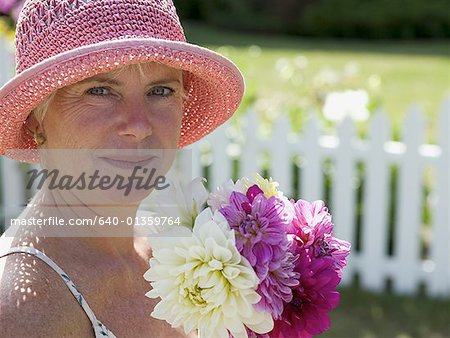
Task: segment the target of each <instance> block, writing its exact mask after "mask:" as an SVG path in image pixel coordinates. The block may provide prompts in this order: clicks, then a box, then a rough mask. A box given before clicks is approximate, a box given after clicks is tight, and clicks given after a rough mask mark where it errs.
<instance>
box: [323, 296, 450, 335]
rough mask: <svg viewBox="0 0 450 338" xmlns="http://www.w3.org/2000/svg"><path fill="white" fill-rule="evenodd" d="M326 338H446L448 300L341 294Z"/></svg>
mask: <svg viewBox="0 0 450 338" xmlns="http://www.w3.org/2000/svg"><path fill="white" fill-rule="evenodd" d="M330 317H331V329H330V330H329V331H328V332H326V333H325V334H323V335H321V336H322V337H326V338H448V337H450V321H449V319H450V300H438V299H427V298H423V297H404V296H402V297H400V296H394V295H391V294H381V295H375V294H372V293H369V292H365V291H361V290H359V289H357V288H345V289H342V290H341V301H340V305H339V306H338V307H337V308H336V309H334V310H333V311H332V312H331V315H330Z"/></svg>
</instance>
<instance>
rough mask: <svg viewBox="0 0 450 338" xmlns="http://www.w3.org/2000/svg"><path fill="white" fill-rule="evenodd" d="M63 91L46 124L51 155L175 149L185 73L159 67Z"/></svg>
mask: <svg viewBox="0 0 450 338" xmlns="http://www.w3.org/2000/svg"><path fill="white" fill-rule="evenodd" d="M142 69H143V72H142V73H143V74H141V72H140V71H139V68H138V67H136V66H128V67H126V68H125V69H121V71H119V72H112V73H105V74H100V75H97V76H94V77H92V78H88V79H86V80H83V81H81V82H78V83H76V84H74V85H71V86H67V87H64V88H62V89H60V90H59V91H58V92H57V94H56V96H55V98H54V100H53V101H52V103H51V104H50V105H49V108H48V110H47V113H46V115H45V117H44V120H43V124H42V127H43V131H44V133H45V135H46V138H47V141H46V145H45V147H46V148H48V149H176V148H177V145H178V140H179V137H180V128H181V119H182V106H183V81H182V72H181V71H180V70H178V69H174V68H170V67H167V66H164V65H161V64H157V63H146V64H143V65H142Z"/></svg>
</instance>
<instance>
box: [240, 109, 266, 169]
mask: <svg viewBox="0 0 450 338" xmlns="http://www.w3.org/2000/svg"><path fill="white" fill-rule="evenodd" d="M258 126H259V119H258V116H257V115H256V114H255V112H254V111H252V110H251V111H248V112H247V116H246V119H245V123H244V126H243V128H244V130H243V134H244V135H245V144H244V145H243V146H242V151H241V156H240V163H241V166H240V170H239V171H240V173H239V177H243V176H246V177H249V178H253V176H254V175H255V173H257V172H259V169H260V168H259V164H258V162H259V157H260V156H261V152H260V149H259V148H260V147H259V146H258V140H259V135H258Z"/></svg>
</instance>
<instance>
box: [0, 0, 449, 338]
mask: <svg viewBox="0 0 450 338" xmlns="http://www.w3.org/2000/svg"><path fill="white" fill-rule="evenodd" d="M175 4H176V6H177V8H178V13H179V15H180V18H181V21H182V22H183V26H184V28H185V33H186V36H187V39H188V41H190V42H192V43H196V44H199V45H202V46H205V47H209V48H211V49H214V50H216V51H217V52H219V53H221V54H223V55H225V56H227V57H228V58H230V59H231V60H233V61H234V62H235V63H236V64H237V65H238V66H239V68H240V69H241V71H242V73H243V74H244V77H245V80H246V94H245V97H244V100H243V102H242V104H241V106H240V108H239V111H238V112H237V114H236V116H235V117H234V118H233V120H232V121H231V127H233V128H234V129H233V128H232V129H230V130H231V132H229V133H230V134H231V135H232V136H233V135H234V137H235V139H239V137H240V136H236V135H239V130H241V129H242V128H241V127H242V124H245V121H246V118H248V116H249V115H252V116H256V118H257V120H258V121H259V122H258V124H257V126H255V129H254V130H253V131H254V132H255V133H258V134H259V135H262V136H261V137H263V138H264V137H266V138H267V139H269V140H270V138H271V137H273V135H274V134H273V133H274V126H275V125H276V124H277V123H278V122H279V121H280V120H287V121H288V124H289V129H290V132H292V133H294V134H298V135H302V134H303V133H305V132H307V131H308V130H307V129H308V128H309V126H310V124H309V123H310V121H311V120H314V121H317V123H318V124H319V127H320V130H321V134H322V136H325V137H327V136H331V137H333V136H334V137H336V136H339V135H338V128H339V126H341V125H342V122H343V121H352V123H353V124H354V127H355V134H356V135H355V137H356V136H357V137H358V139H361V140H362V141H364V140H367V139H369V137H370V136H372V137H373V135H370V128H371V121H372V120H373V118H374V116H375V115H376V114H377V113H378V114H380V116H381V115H382V116H385V117H386V119H387V124H386V125H387V126H388V127H389V126H390V127H391V128H387V129H386V130H387V133H388V138H389V140H391V141H395V142H397V143H394V144H391V145H392V147H391V148H392V149H393V150H392V153H393V154H394V155H395V151H396V149H400V150H401V149H402V148H401V147H402V143H401V142H404V141H405V135H406V134H407V133H406V132H405V129H406V126H407V125H409V124H410V122H408V121H410V120H408V118H409V117H408V116H409V113H410V112H412V111H414V112H416V113H417V114H416V115H417V116H419V117H418V118H417V119H414V118H411V121H412V120H414V121H413V122H411V124H413V125H414V126H415V127H416V128H417V130H420V132H421V133H423V136H422V138H421V140H420V144H422V145H424V147H422V148H421V149H422V150H423V153H424V157H425V158H430V159H431V160H430V163H431V164H433V163H435V162H438V161H440V160H439V159H442V158H443V155H442V153H439V151H441V150H442V149H441V147H442V146H443V144H440V142H442V141H441V140H442V139H443V135H440V134H439V131H442V130H446V129H445V128H446V127H445V126H444V127H442V125H441V123H442V121H444V120H440V119H441V118H442V116H444V115H445V112H443V109H444V108H443V106H444V100H445V98H446V97H447V96H448V95H449V84H450V63H449V60H450V59H449V42H450V40H449V37H450V5H449V3H448V1H446V0H427V1H423V0H410V1H407V2H405V1H400V0H367V1H358V0H305V1H300V0H277V1H267V0H176V1H175ZM20 6H21V3H20V1H14V0H9V1H7V0H2V1H0V11H1V12H3V13H4V15H3V16H2V17H1V20H0V30H1V32H2V35H3V39H4V40H5V41H11V40H12V38H13V29H14V22H15V19H16V18H17V14H18V11H19V9H20ZM4 43H7V42H4ZM5 72H10V70H9V69H2V73H3V74H2V78H4V73H5ZM11 76H12V74H9V76H8V77H11ZM447 114H448V111H447ZM446 121H448V119H447V120H446ZM447 127H448V128H449V129H447V130H448V131H449V132H450V126H447ZM246 130H248V129H246ZM411 130H413V129H411ZM244 136H245V135H244ZM323 140H329V139H326V138H325V139H323ZM447 140H448V139H447ZM447 142H448V141H447ZM238 143H239V142H236V144H234V147H228V148H227V149H228V155H229V156H231V157H233V154H234V156H235V157H239V154H241V153H242V151H243V150H242V148H243V145H242V144H241V145H239V144H238ZM395 146H397V148H395ZM445 146H446V147H447V151H448V147H449V146H450V145H449V144H446V145H445ZM205 147H206V148H205V149H206V150H204V151H203V152H202V157H201V160H202V164H203V165H204V168H205V169H204V171H203V172H202V174H203V175H204V176H206V177H208V175H211V170H212V169H211V168H212V165H213V161H214V156H212V155H211V151H210V150H211V149H209V148H208V146H205ZM210 147H211V146H210ZM391 148H389V149H391ZM208 149H209V152H208ZM327 149H331V150H329V151H330V152H332V149H333V148H332V147H331V148H327ZM280 151H282V149H280ZM439 154H441V155H439ZM394 155H393V156H394ZM260 160H261V161H260V162H261V163H260V164H259V165H258V166H259V168H261V170H262V172H263V173H265V174H273V173H272V172H271V169H270V168H271V161H273V158H272V157H271V156H270V154H269V155H268V156H267V157H265V158H264V157H263V158H262V159H260ZM308 160H309V159H308V158H303V159H294V164H293V168H294V169H295V170H296V169H298V168H300V170H301V168H302V166H303V165H304V163H305V162H308ZM295 161H296V162H295ZM401 161H403V159H401V160H399V163H397V164H396V165H392V164H391V165H389V166H388V169H387V172H388V173H387V176H388V181H389V186H388V188H387V192H386V196H384V198H385V200H386V201H388V204H389V206H388V211H387V213H388V220H387V222H386V223H387V224H386V227H387V230H386V232H387V233H388V235H387V240H386V243H380V245H384V246H386V250H385V251H386V252H385V254H386V256H389V257H392V256H394V255H395V252H396V250H397V249H396V247H395V240H394V237H395V234H396V233H397V231H398V229H397V225H396V224H397V223H396V220H398V217H396V210H397V208H398V204H401V202H402V201H404V199H405V198H406V197H405V196H403V197H402V198H403V200H402V199H400V198H398V199H397V198H396V196H398V194H399V190H401V188H400V187H399V185H400V181H401V177H402V172H401V170H400V169H399V168H401V165H400V162H401ZM433 161H434V162H433ZM426 163H428V162H426ZM417 165H419V164H417ZM368 166H369V165H368V164H367V163H363V162H358V165H357V167H356V169H355V175H354V177H352V181H351V182H349V183H348V184H351V185H352V186H353V188H354V192H355V200H354V203H355V215H354V218H355V222H356V223H355V228H354V231H353V232H352V234H353V235H352V238H346V239H347V240H350V241H351V242H352V244H353V251H354V252H356V253H358V252H363V250H362V249H361V247H363V244H362V243H363V242H364V240H363V238H364V237H363V235H364V233H363V232H364V231H365V228H364V225H363V224H361V222H362V221H361V220H363V219H364V210H367V209H368V208H367V206H366V207H364V201H363V198H364V196H365V195H364V191H365V190H364V189H365V187H367V185H368V183H367V180H366V179H365V177H366V176H365V175H366V172H367V167H368ZM441 167H443V165H442V166H441ZM208 168H209V169H208ZM233 168H234V169H233V170H232V172H231V176H233V177H234V178H237V176H239V164H236V163H235V165H234V167H233ZM320 170H321V172H318V173H317V175H318V176H321V177H322V180H323V184H324V188H323V195H322V196H321V197H322V198H324V199H325V201H326V202H327V204H329V205H330V208H331V211H332V212H333V213H334V212H335V211H336V210H335V208H334V207H336V205H337V201H336V198H335V199H334V200H332V196H333V194H332V191H333V189H334V185H336V184H337V183H336V182H337V181H339V177H336V169H335V168H334V166H333V160H330V161H327V160H326V159H325V160H324V161H323V162H322V165H321V166H320ZM421 170H422V171H421V172H420V176H421V182H422V183H421V187H420V196H418V197H417V199H418V200H420V202H421V206H420V209H421V210H420V219H421V224H420V228H419V236H420V245H419V251H420V252H418V253H417V256H418V258H420V260H421V264H422V263H423V264H425V266H426V267H430V266H431V265H430V264H434V262H433V261H432V259H431V258H432V257H431V253H430V252H432V251H433V241H432V238H436V237H439V236H440V235H441V234H439V233H437V232H436V229H433V224H435V223H434V222H436V216H435V214H434V213H433V211H435V210H436V208H437V204H436V203H437V202H436V201H437V199H438V198H437V197H436V196H437V195H436V188H438V185H439V184H440V182H446V181H445V179H443V178H442V177H439V175H438V174H437V173H438V171H439V170H438V169H436V167H435V166H433V165H428V164H426V165H424V166H423V168H422V167H421ZM296 177H297V176H296ZM274 179H275V180H277V177H274ZM297 180H300V178H298V177H297V179H295V178H294V179H293V181H294V182H293V184H295V188H293V189H290V191H291V196H292V197H297V198H298V197H302V196H298V195H299V194H301V192H302V189H301V188H302V187H301V186H300V188H298V186H299V185H301V184H300V183H299V181H297ZM447 182H448V176H447ZM281 188H282V189H283V187H281ZM297 188H298V189H297ZM444 189H445V187H444ZM447 189H449V187H448V186H447ZM288 190H289V189H288ZM441 191H442V190H441ZM334 196H335V195H334ZM447 196H448V194H447ZM438 197H439V196H438ZM3 198H4V197H3ZM343 199H346V197H345V196H344V197H343ZM440 203H441V204H440V206H442V205H446V207H447V208H450V202H449V201H444V202H443V201H442V200H441V202H440ZM406 204H407V201H406ZM446 215H447V217H448V213H447V214H446ZM447 220H448V218H447ZM447 225H448V227H450V224H448V223H447ZM336 227H339V224H336ZM441 229H442V228H441ZM443 235H444V236H449V231H447V232H444V233H443ZM448 242H449V245H450V236H449V238H448ZM447 252H448V251H447ZM363 254H368V255H370V252H369V253H367V252H366V253H364V252H363ZM444 261H445V260H444ZM426 264H428V265H426ZM368 269H370V267H369V268H368ZM365 270H367V269H362V270H361V271H365ZM425 270H426V269H425ZM429 270H430V271H431V270H432V269H431V268H430V269H429ZM361 271H359V270H357V269H356V270H355V271H354V274H352V277H351V280H350V281H347V284H346V285H345V287H342V289H341V291H342V298H341V305H340V307H338V308H337V309H336V310H334V311H333V312H332V314H331V318H332V327H331V329H330V330H329V331H328V332H327V333H326V334H324V335H323V336H324V337H349V338H352V337H364V338H371V337H380V338H381V337H382V338H384V337H397V338H408V337H424V338H425V337H426V338H432V337H434V338H439V337H442V338H443V337H450V327H449V318H450V310H449V309H450V300H449V297H450V287H449V292H448V293H447V294H446V295H445V294H444V295H440V296H436V295H434V296H433V295H430V294H429V293H428V292H427V283H422V284H421V285H420V286H419V287H418V288H417V290H415V292H413V293H412V294H411V293H409V295H407V296H406V295H403V296H402V295H401V294H402V292H398V288H396V287H395V282H394V283H393V280H395V278H387V279H386V281H385V286H384V287H383V290H382V292H376V293H375V292H371V291H368V290H367V288H365V287H364V285H361V283H360V279H364V275H362V276H361V273H362V272H361ZM426 271H428V270H426ZM447 271H448V270H447ZM447 278H450V277H448V276H447Z"/></svg>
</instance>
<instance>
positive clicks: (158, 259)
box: [144, 208, 273, 338]
mask: <svg viewBox="0 0 450 338" xmlns="http://www.w3.org/2000/svg"><path fill="white" fill-rule="evenodd" d="M149 243H150V245H151V247H152V250H153V258H151V259H150V269H149V270H148V271H147V272H146V273H145V274H144V278H145V279H146V280H147V281H149V282H150V283H151V286H152V290H151V291H149V292H148V293H147V294H146V296H147V297H150V298H158V297H160V298H161V301H160V302H159V303H158V304H157V305H156V306H155V309H154V310H153V312H152V316H153V317H155V318H158V319H162V320H166V321H167V322H168V323H170V324H171V325H172V326H173V327H178V326H184V331H185V333H186V334H188V333H189V332H191V331H192V330H195V329H197V330H199V332H200V334H201V335H202V336H206V337H220V338H222V337H223V338H229V334H230V333H231V334H232V335H233V336H234V337H236V338H237V337H248V335H247V330H246V327H247V328H249V329H250V330H252V331H254V332H256V333H260V334H263V333H267V332H269V331H271V330H272V328H273V320H272V317H271V316H270V314H269V313H268V312H264V311H260V310H256V309H255V307H254V304H256V303H258V301H259V300H260V298H261V297H260V296H259V295H258V294H257V293H256V288H257V287H258V283H259V280H258V277H257V276H256V273H255V272H254V270H253V268H252V267H251V266H250V263H249V262H248V261H247V260H246V259H245V258H244V257H242V256H241V255H240V253H239V252H238V250H237V249H236V245H235V237H234V231H232V230H230V227H229V225H228V222H227V220H226V219H225V217H224V216H223V215H222V214H220V213H219V212H216V213H214V215H213V214H212V213H211V210H210V209H209V208H207V209H205V210H204V211H203V212H201V213H200V214H199V215H198V216H197V218H196V220H195V224H194V228H193V230H192V231H191V230H190V229H188V228H186V227H181V226H177V227H171V228H170V229H168V230H167V231H166V232H165V234H164V235H163V236H161V235H159V236H157V237H151V238H150V239H149Z"/></svg>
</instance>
